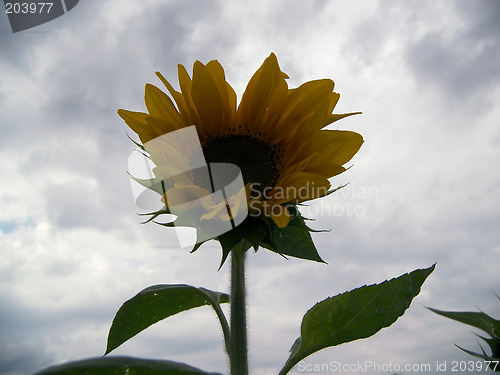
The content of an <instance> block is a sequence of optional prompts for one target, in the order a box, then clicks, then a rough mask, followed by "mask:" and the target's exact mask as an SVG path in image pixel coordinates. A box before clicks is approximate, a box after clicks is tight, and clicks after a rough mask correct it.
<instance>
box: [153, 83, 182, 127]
mask: <svg viewBox="0 0 500 375" xmlns="http://www.w3.org/2000/svg"><path fill="white" fill-rule="evenodd" d="M144 101H145V102H146V107H147V108H148V111H149V113H150V115H151V116H153V117H156V118H159V119H161V120H164V121H166V122H168V123H169V124H170V125H171V127H172V128H173V129H181V128H183V127H185V126H187V124H186V122H185V121H184V120H183V119H182V117H181V116H180V114H179V112H177V109H176V108H175V106H174V103H172V100H171V99H170V98H169V97H168V96H167V95H166V94H165V93H164V92H163V91H161V90H160V89H159V88H158V87H156V86H153V85H151V84H147V85H146V89H145V94H144Z"/></svg>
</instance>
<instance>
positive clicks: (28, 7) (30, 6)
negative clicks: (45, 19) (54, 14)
mask: <svg viewBox="0 0 500 375" xmlns="http://www.w3.org/2000/svg"><path fill="white" fill-rule="evenodd" d="M52 5H54V3H5V13H7V14H12V13H14V14H19V13H22V14H27V13H32V14H33V13H50V9H51V8H52Z"/></svg>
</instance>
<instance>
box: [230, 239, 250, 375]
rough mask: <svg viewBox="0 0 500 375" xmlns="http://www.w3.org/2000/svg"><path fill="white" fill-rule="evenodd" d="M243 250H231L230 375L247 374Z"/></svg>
mask: <svg viewBox="0 0 500 375" xmlns="http://www.w3.org/2000/svg"><path fill="white" fill-rule="evenodd" d="M245 252H246V251H245V250H243V251H242V249H237V248H235V249H233V250H232V251H231V300H230V302H231V349H230V354H229V357H230V359H229V361H230V366H231V375H248V344H247V316H246V290H245Z"/></svg>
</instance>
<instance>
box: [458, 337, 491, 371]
mask: <svg viewBox="0 0 500 375" xmlns="http://www.w3.org/2000/svg"><path fill="white" fill-rule="evenodd" d="M455 346H456V347H457V348H458V349H460V350H462V351H464V352H465V353H467V354H470V355H472V356H474V357H477V358H482V359H484V360H485V361H489V362H491V363H490V365H489V367H490V369H492V370H493V371H495V372H500V356H499V357H495V356H489V355H487V354H486V352H485V351H484V349H483V348H482V347H481V350H482V352H483V354H479V353H475V352H473V351H471V350H467V349H464V348H462V347H460V346H458V345H456V344H455Z"/></svg>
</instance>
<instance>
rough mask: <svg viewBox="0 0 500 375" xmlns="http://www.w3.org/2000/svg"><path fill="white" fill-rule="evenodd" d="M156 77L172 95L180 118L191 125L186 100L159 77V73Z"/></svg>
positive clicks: (163, 78)
mask: <svg viewBox="0 0 500 375" xmlns="http://www.w3.org/2000/svg"><path fill="white" fill-rule="evenodd" d="M156 75H157V76H158V78H160V80H161V81H162V82H163V84H164V85H165V87H166V88H167V90H168V92H169V93H170V95H172V98H174V100H175V104H176V105H177V109H178V110H179V113H180V114H181V116H182V118H183V119H184V120H185V121H186V122H187V123H188V124H190V125H192V124H193V122H192V121H190V119H191V114H190V111H189V109H188V106H187V104H186V100H185V99H184V96H183V95H182V93H181V92H179V91H177V90H175V89H174V88H173V87H172V85H171V84H170V83H169V82H168V81H167V80H166V79H165V77H163V76H162V75H161V73H160V72H156Z"/></svg>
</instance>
